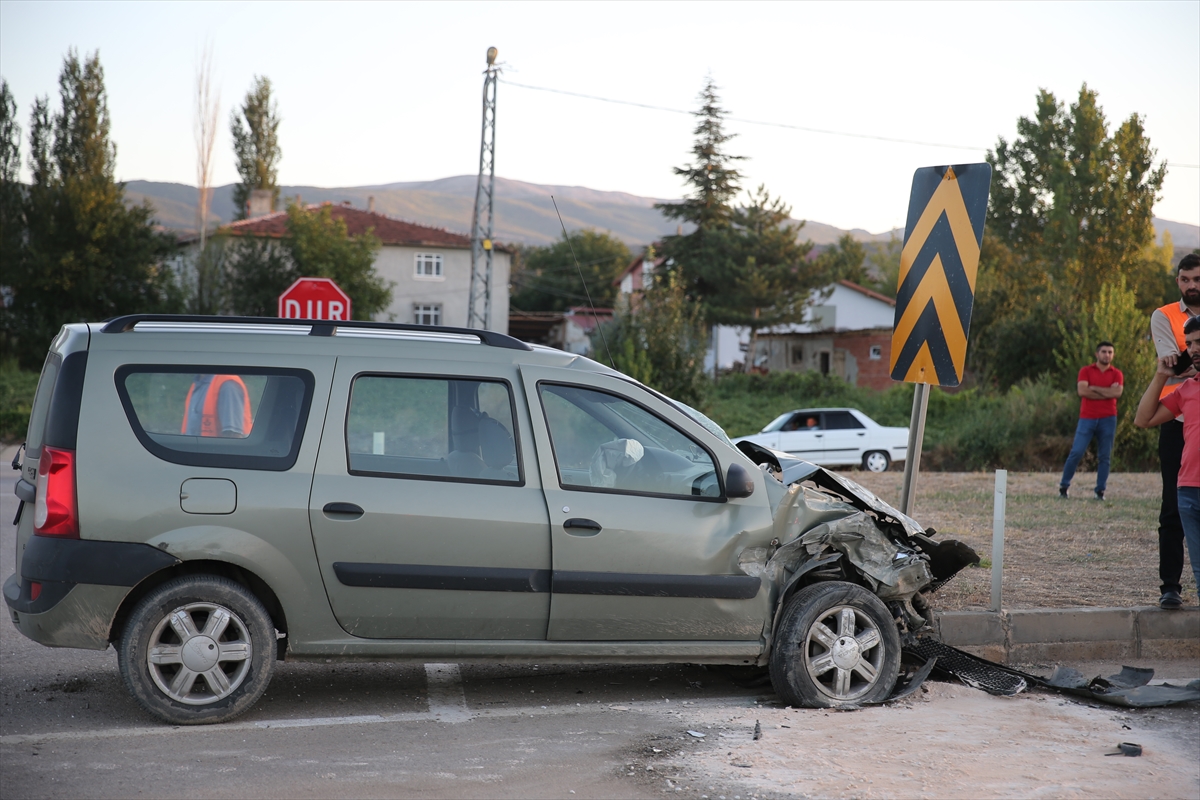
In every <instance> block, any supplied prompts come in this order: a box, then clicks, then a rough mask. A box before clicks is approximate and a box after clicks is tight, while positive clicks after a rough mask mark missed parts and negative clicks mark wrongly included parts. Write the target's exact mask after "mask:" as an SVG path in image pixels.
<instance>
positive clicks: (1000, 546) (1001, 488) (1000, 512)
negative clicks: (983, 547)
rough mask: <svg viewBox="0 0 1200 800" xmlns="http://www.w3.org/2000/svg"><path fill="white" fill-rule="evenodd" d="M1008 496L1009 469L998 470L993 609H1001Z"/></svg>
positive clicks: (994, 528) (993, 549)
mask: <svg viewBox="0 0 1200 800" xmlns="http://www.w3.org/2000/svg"><path fill="white" fill-rule="evenodd" d="M1007 496H1008V470H1006V469H998V470H996V494H995V499H994V507H993V511H992V611H995V612H999V611H1000V601H1001V580H1002V578H1003V576H1004V501H1005V498H1006V497H1007Z"/></svg>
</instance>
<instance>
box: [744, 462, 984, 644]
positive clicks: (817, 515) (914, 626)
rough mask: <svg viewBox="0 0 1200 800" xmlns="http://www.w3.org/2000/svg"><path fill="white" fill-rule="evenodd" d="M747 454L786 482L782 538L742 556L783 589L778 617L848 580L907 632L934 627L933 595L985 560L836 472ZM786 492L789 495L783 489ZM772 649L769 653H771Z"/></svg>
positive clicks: (747, 567)
mask: <svg viewBox="0 0 1200 800" xmlns="http://www.w3.org/2000/svg"><path fill="white" fill-rule="evenodd" d="M738 447H739V449H741V450H742V452H744V453H745V454H746V455H748V456H749V457H750V458H751V459H752V460H754V461H755V462H756V463H758V464H759V466H760V467H761V468H762V469H763V470H764V472H765V473H766V475H767V480H768V482H778V484H779V486H778V487H776V489H777V491H776V492H774V493H772V494H773V496H779V500H778V502H777V505H776V506H775V508H774V509H773V512H774V521H775V523H774V524H775V537H774V539H773V540H772V542H771V544H770V546H768V547H756V548H748V549H746V550H744V551H743V552H742V554H741V556H740V559H739V568H740V569H741V570H742V571H743V572H745V573H746V574H747V575H754V576H757V577H761V578H762V579H763V580H764V581H767V582H769V583H770V584H772V585H773V586H774V587H775V588H776V590H777V592H778V596H777V597H776V609H777V611H776V618H775V625H774V626H773V628H772V631H771V636H772V638H773V636H774V632H775V628H776V627H777V626H778V621H779V615H780V613H781V612H782V609H783V608H784V606H785V605H786V602H787V599H788V598H789V597H790V596H791V595H792V594H794V593H795V591H796V590H798V589H799V588H801V587H803V586H806V585H809V584H812V583H815V582H819V581H847V582H850V583H855V584H858V585H860V586H862V587H864V588H866V589H867V590H869V591H870V592H872V593H873V594H875V595H876V596H877V597H878V598H879V599H880V600H881V601H883V602H884V604H885V605H886V606H887V607H888V609H889V610H890V611H891V613H892V615H893V617H894V618H895V621H896V624H897V626H898V628H899V631H900V633H901V634H902V635H903V634H909V633H917V632H919V631H922V630H925V629H927V628H928V627H929V626H930V623H931V622H932V612H931V611H930V604H929V595H930V594H931V593H932V592H933V591H935V590H936V589H937V588H939V587H940V586H942V585H943V584H944V583H945V582H946V581H948V580H949V579H950V578H952V577H953V576H954V575H955V574H957V573H958V572H959V571H960V570H961V569H963V568H964V567H966V566H967V565H969V564H975V563H978V562H979V556H978V555H977V554H976V553H975V551H974V550H972V549H971V547H969V546H968V545H966V544H964V543H962V542H959V541H955V540H952V539H944V540H940V541H939V540H935V539H934V538H933V537H934V536H935V535H936V531H934V530H932V529H928V530H927V529H923V528H922V527H921V526H920V525H919V524H918V523H917V522H916V521H915V520H913V519H912V518H911V517H909V516H908V515H906V514H904V513H902V512H900V511H899V510H898V509H896V508H894V507H893V506H891V505H889V504H888V503H886V502H884V501H883V500H881V499H880V498H879V497H877V496H876V495H875V494H874V493H872V492H871V491H869V490H868V489H866V488H864V487H862V486H859V485H858V484H857V483H855V482H854V481H851V480H849V479H847V478H845V477H844V476H842V475H839V474H837V473H834V472H830V471H828V470H825V469H822V468H821V467H818V466H816V465H814V464H810V463H808V462H805V461H800V460H799V459H795V458H792V457H790V456H788V455H787V454H785V453H780V452H778V451H773V450H769V449H767V448H764V447H761V446H759V445H754V444H751V443H745V442H743V443H739V445H738ZM780 487H782V489H783V491H782V494H781V495H779V492H778V489H779V488H780ZM768 649H769V648H768Z"/></svg>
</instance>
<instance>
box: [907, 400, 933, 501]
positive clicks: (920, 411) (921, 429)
mask: <svg viewBox="0 0 1200 800" xmlns="http://www.w3.org/2000/svg"><path fill="white" fill-rule="evenodd" d="M928 408H929V384H928V383H918V384H917V385H916V386H915V387H914V388H913V407H912V419H911V420H910V421H909V425H908V451H907V452H906V454H905V458H904V488H903V489H902V490H901V493H900V510H901V511H903V512H904V513H905V514H908V515H909V516H910V517H911V516H912V513H913V509H912V507H913V499H914V498H915V497H916V495H917V473H918V472H919V471H920V469H921V445H922V443H923V442H924V441H925V411H926V409H928Z"/></svg>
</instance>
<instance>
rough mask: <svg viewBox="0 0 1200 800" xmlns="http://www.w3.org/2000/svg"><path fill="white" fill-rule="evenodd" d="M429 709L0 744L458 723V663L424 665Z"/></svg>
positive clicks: (3, 739) (38, 736)
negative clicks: (343, 726)
mask: <svg viewBox="0 0 1200 800" xmlns="http://www.w3.org/2000/svg"><path fill="white" fill-rule="evenodd" d="M425 675H426V678H427V681H428V690H427V691H428V696H429V710H428V711H424V712H420V711H418V712H404V713H399V714H357V715H353V716H346V717H301V718H298V719H264V720H257V721H242V722H229V723H225V724H217V725H184V726H168V725H145V726H137V727H130V728H104V729H100V730H90V731H58V732H54V733H19V734H10V735H8V736H0V746H8V745H21V744H35V743H40V742H70V741H81V740H86V739H117V738H120V737H122V736H163V735H166V734H193V733H218V732H219V733H225V732H228V731H256V730H271V729H275V728H326V727H329V726H332V725H379V724H386V723H392V722H448V723H458V722H466V721H468V720H470V719H473V718H474V717H475V716H476V715H475V714H472V713H471V712H470V711H468V710H467V698H466V695H465V694H464V693H463V685H462V674H461V673H460V672H459V669H458V665H457V664H426V665H425ZM574 711H575V708H573V707H566V708H563V709H561V710H559V709H555V710H553V711H550V712H549V713H563V712H568V713H569V712H574ZM490 713H491V715H492V716H497V717H504V716H510V715H511V716H518V715H523V714H528V715H530V716H533V715H534V714H538V713H540V714H546V713H547V711H545V710H540V709H537V708H536V707H532V706H531V707H528V708H524V707H522V708H509V709H503V710H501V709H496V710H494V711H492V712H490Z"/></svg>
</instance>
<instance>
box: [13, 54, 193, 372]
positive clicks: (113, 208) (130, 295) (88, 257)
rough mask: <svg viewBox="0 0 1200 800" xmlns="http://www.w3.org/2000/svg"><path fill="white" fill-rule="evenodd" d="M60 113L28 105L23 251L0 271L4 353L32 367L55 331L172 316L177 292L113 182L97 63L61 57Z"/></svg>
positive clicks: (143, 219) (163, 244)
mask: <svg viewBox="0 0 1200 800" xmlns="http://www.w3.org/2000/svg"><path fill="white" fill-rule="evenodd" d="M59 94H60V98H61V104H62V105H61V109H60V110H59V111H58V112H57V113H55V114H54V115H53V116H51V114H50V108H49V101H48V99H47V98H40V99H38V100H36V101H35V102H34V107H33V112H32V119H31V122H30V130H29V144H30V151H31V152H30V167H31V172H32V177H33V182H32V184H31V185H30V187H29V190H28V193H27V196H26V199H25V214H24V218H25V226H24V233H25V236H26V242H27V250H26V254H25V257H24V258H21V259H18V260H17V261H16V263H15V264H12V265H9V264H6V265H5V281H6V282H7V283H8V285H9V286H10V288H11V289H12V292H13V301H12V306H11V308H10V309H9V313H8V314H6V319H5V324H6V325H7V326H8V331H7V333H8V336H9V338H8V341H7V345H8V346H9V347H11V348H13V349H14V350H15V352H16V354H17V355H18V357H19V359H20V362H21V364H22V366H24V367H27V368H36V367H37V366H38V364H39V363H40V362H41V359H42V357H43V355H44V354H45V352H46V347H47V345H48V344H49V343H50V340H51V339H52V337H53V336H54V334H55V333H56V332H57V331H58V329H59V327H61V326H62V325H63V324H64V323H67V322H76V321H80V320H101V319H105V318H108V317H112V316H116V315H119V314H128V313H134V312H156V311H174V310H178V309H179V308H180V307H181V300H182V298H181V294H180V291H179V288H178V286H177V284H176V282H175V279H174V274H173V273H172V271H171V270H169V269H166V268H164V267H163V265H162V262H163V259H164V258H165V257H166V256H167V254H168V253H169V252H170V251H171V249H172V242H171V240H170V239H169V238H167V237H165V236H163V235H161V234H159V233H157V232H156V231H155V230H154V226H153V222H152V216H153V210H152V209H151V207H150V206H149V204H143V205H141V206H134V207H127V206H126V203H125V188H124V186H123V185H122V184H118V183H117V182H116V181H115V180H114V179H113V164H114V161H115V158H116V147H115V145H113V143H112V142H111V141H110V140H109V128H110V122H109V116H108V101H107V94H106V92H105V89H104V70H103V68H102V67H101V66H100V59H99V56H98V55H96V54H93V55H92V56H91V57H89V58H87V59H86V60H83V61H81V60H80V59H79V57H78V55H77V54H76V53H75V52H74V51H70V52H69V53H68V55H67V57H66V59H65V60H64V62H63V68H62V72H61V74H60V75H59Z"/></svg>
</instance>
